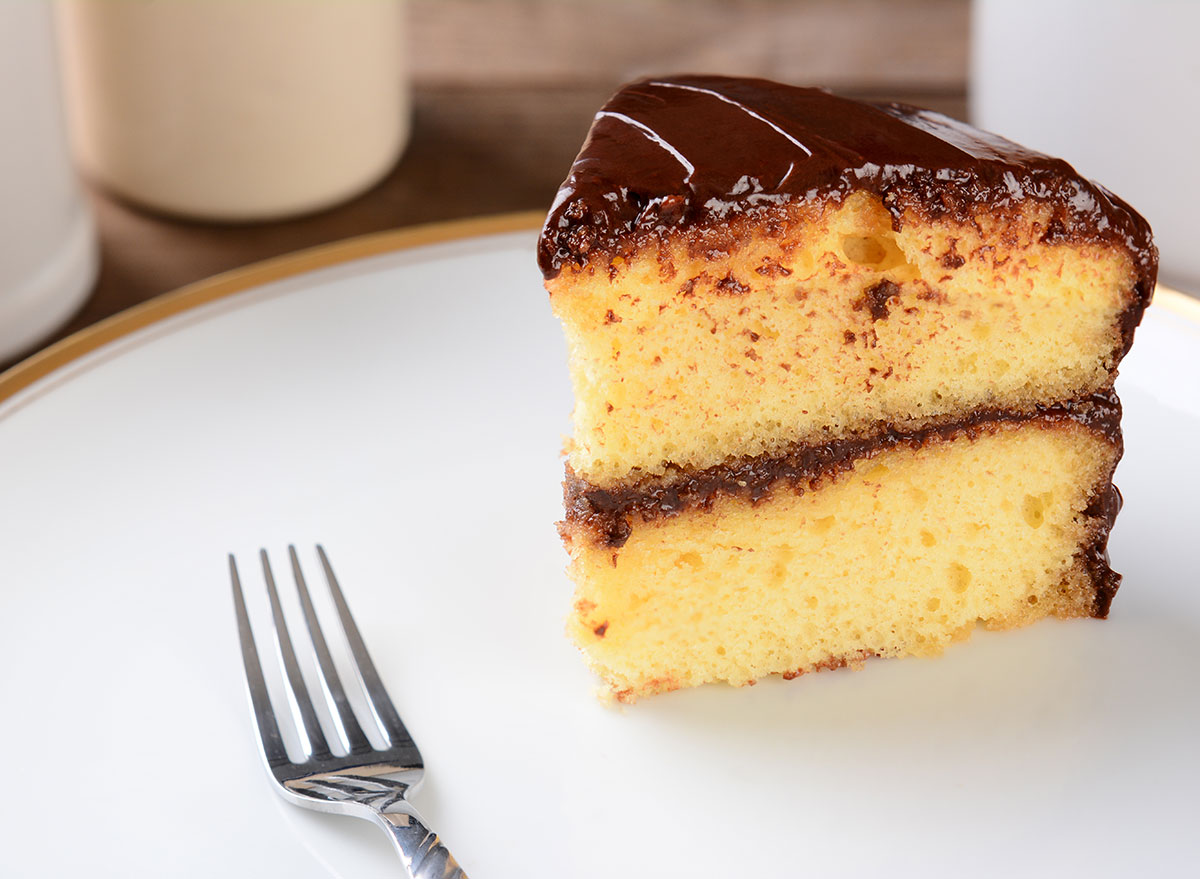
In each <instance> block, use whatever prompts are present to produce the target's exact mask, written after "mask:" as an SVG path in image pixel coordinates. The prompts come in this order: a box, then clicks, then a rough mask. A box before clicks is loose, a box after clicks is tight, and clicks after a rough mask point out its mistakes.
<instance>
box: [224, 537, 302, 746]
mask: <svg viewBox="0 0 1200 879" xmlns="http://www.w3.org/2000/svg"><path fill="white" fill-rule="evenodd" d="M229 579H230V581H231V582H232V583H233V606H234V610H235V611H236V612H237V625H238V639H239V640H240V641H241V642H242V664H243V665H245V667H246V688H247V690H248V691H249V693H250V706H251V708H252V709H253V711H254V720H255V722H257V723H258V740H259V743H260V744H261V745H262V751H263V756H264V757H265V758H266V760H267V764H268V765H269V766H271V767H275V766H279V765H282V764H284V763H287V762H288V756H287V751H286V750H285V749H284V747H283V738H282V737H281V736H280V735H279V724H277V723H276V722H275V712H274V711H273V710H272V708H271V698H270V696H268V695H267V682H266V681H265V680H264V679H263V673H262V666H261V665H260V664H259V660H258V648H257V647H255V645H254V632H253V631H252V630H251V629H250V615H249V614H247V613H246V597H245V596H244V595H243V594H242V581H241V579H240V578H239V577H238V569H237V561H235V560H234V557H233V553H230V554H229Z"/></svg>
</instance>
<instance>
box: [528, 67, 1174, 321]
mask: <svg viewBox="0 0 1200 879" xmlns="http://www.w3.org/2000/svg"><path fill="white" fill-rule="evenodd" d="M856 190H866V191H869V192H872V193H875V194H876V195H878V196H880V197H881V199H882V200H883V203H884V205H885V206H887V208H888V209H889V210H890V211H891V212H892V215H893V217H894V218H895V222H896V223H897V224H898V223H899V222H900V217H901V214H902V213H903V211H904V209H905V208H914V209H916V210H919V211H921V212H923V213H924V214H925V215H927V216H929V217H931V218H937V217H945V216H950V217H952V218H954V219H957V220H960V221H964V222H969V221H970V220H971V219H972V218H973V217H974V216H975V214H976V213H977V212H978V211H980V210H981V209H989V208H991V209H1003V208H1006V207H1009V206H1014V205H1016V204H1019V203H1020V202H1022V201H1024V200H1026V199H1034V200H1038V201H1042V202H1046V203H1049V204H1052V205H1054V206H1056V212H1055V216H1054V219H1053V221H1052V222H1051V224H1050V228H1049V229H1048V230H1047V233H1046V234H1047V236H1048V237H1049V238H1050V239H1052V240H1053V239H1058V240H1101V241H1105V242H1113V243H1116V244H1119V245H1121V246H1124V247H1126V248H1128V250H1129V251H1130V253H1131V254H1133V256H1134V260H1135V262H1136V263H1137V265H1138V267H1139V273H1140V276H1141V277H1140V279H1139V283H1138V287H1139V293H1140V296H1139V298H1140V299H1141V300H1142V301H1143V304H1144V302H1146V301H1148V300H1149V297H1150V292H1151V290H1152V289H1153V286H1154V274H1155V269H1156V266H1157V254H1156V252H1155V248H1154V245H1153V243H1152V239H1151V234H1150V228H1149V226H1148V225H1147V223H1146V221H1145V220H1143V219H1142V218H1141V217H1140V216H1139V215H1138V214H1137V213H1136V212H1135V211H1134V210H1133V209H1132V208H1130V207H1129V206H1128V205H1127V204H1125V202H1123V201H1121V200H1120V199H1119V198H1117V197H1116V196H1114V195H1113V194H1112V193H1110V192H1109V191H1108V190H1106V189H1104V188H1103V187H1102V186H1099V185H1097V184H1095V183H1091V182H1089V181H1087V180H1085V179H1083V178H1082V177H1080V176H1079V175H1078V174H1077V173H1076V172H1075V170H1074V169H1073V168H1072V167H1071V166H1070V165H1069V164H1067V163H1066V162H1064V161H1062V160H1061V159H1054V158H1051V157H1049V156H1045V155H1042V154H1041V153H1037V152H1034V151H1033V150H1029V149H1026V148H1025V147H1022V146H1019V145H1018V144H1015V143H1012V142H1011V141H1008V140H1005V139H1004V138H1001V137H998V136H996V135H994V134H989V133H987V132H984V131H979V130H978V129H975V128H972V127H970V126H969V125H966V124H964V123H961V122H957V121H955V120H953V119H950V118H949V117H946V116H943V115H941V114H939V113H935V112H933V111H930V110H922V109H919V108H917V107H910V106H906V105H903V104H867V103H860V102H858V101H852V100H848V99H846V98H839V97H836V96H834V95H832V94H830V93H828V92H826V91H823V90H820V89H810V88H797V87H794V86H788V85H782V84H780V83H775V82H769V81H767V80H761V79H739V78H731V77H722V76H678V77H671V78H663V79H647V80H642V81H639V82H635V83H632V84H630V85H628V86H626V87H624V88H622V89H621V90H620V91H619V92H617V94H616V95H614V96H613V97H612V99H611V100H609V102H608V103H607V104H605V105H604V107H603V108H601V110H600V111H599V112H598V113H597V114H596V117H595V119H594V120H593V122H592V127H591V131H590V132H589V134H588V137H587V140H586V141H585V143H584V145H583V149H582V150H581V151H580V153H579V156H578V157H577V158H576V159H575V163H574V165H572V167H571V171H570V174H569V176H568V177H567V179H566V181H565V182H564V183H563V185H562V187H561V188H560V189H559V191H558V195H557V197H556V198H555V201H554V204H553V206H552V207H551V209H550V214H549V216H548V218H547V220H546V225H545V227H544V228H543V230H542V236H541V240H540V242H539V247H538V263H539V265H540V267H541V269H542V273H543V274H544V275H545V277H546V278H547V279H549V278H553V277H555V276H557V275H558V273H559V272H560V270H561V269H562V267H563V265H565V264H568V263H574V264H576V265H580V266H582V265H585V264H586V263H587V262H588V260H589V258H591V257H593V256H595V255H601V256H603V255H615V254H616V253H617V252H619V250H620V248H621V247H622V246H624V247H632V248H637V247H639V246H640V245H642V244H644V243H647V242H648V241H650V240H651V239H653V238H656V237H657V238H662V237H665V236H667V235H670V234H671V233H672V232H673V231H678V230H683V229H687V228H689V227H706V226H713V225H719V224H726V223H729V222H730V221H732V220H734V219H735V218H737V217H739V216H753V215H755V214H756V213H759V212H763V211H765V210H769V209H770V208H771V207H772V206H778V205H782V204H789V203H795V202H798V201H799V202H808V203H811V202H819V201H822V200H830V199H832V200H838V199H841V198H843V197H845V196H846V195H848V194H849V193H851V192H853V191H856ZM1139 316H1140V314H1139Z"/></svg>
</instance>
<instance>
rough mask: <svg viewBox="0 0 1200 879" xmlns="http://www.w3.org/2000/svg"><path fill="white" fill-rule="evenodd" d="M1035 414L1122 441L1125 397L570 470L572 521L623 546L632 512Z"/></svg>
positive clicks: (810, 476)
mask: <svg viewBox="0 0 1200 879" xmlns="http://www.w3.org/2000/svg"><path fill="white" fill-rule="evenodd" d="M1033 420H1038V421H1043V422H1047V423H1054V422H1061V421H1064V420H1069V421H1074V422H1076V423H1077V424H1081V425H1083V426H1084V427H1087V428H1088V429H1090V430H1094V431H1096V432H1097V433H1100V434H1102V435H1103V436H1104V437H1105V438H1107V439H1108V440H1109V441H1110V442H1113V443H1116V444H1120V443H1121V402H1120V400H1119V399H1117V395H1116V394H1115V393H1114V392H1113V391H1107V392H1106V393H1103V394H1093V395H1091V396H1089V397H1086V398H1084V399H1082V400H1073V401H1070V402H1067V403H1060V404H1056V405H1053V406H1039V407H1037V408H1036V410H1034V411H1032V412H1019V411H1009V410H1003V409H980V410H977V411H975V412H972V413H970V414H968V415H966V416H959V417H954V418H947V419H944V420H942V421H940V422H936V423H934V424H930V425H928V426H925V427H923V428H920V429H918V430H900V429H897V428H895V427H891V426H881V427H880V428H879V429H878V430H876V431H874V432H872V433H871V434H869V435H864V436H847V437H841V438H838V439H834V440H830V441H828V442H825V443H815V444H807V445H799V446H796V447H795V448H792V449H789V450H788V451H786V452H785V453H783V454H780V455H759V456H755V457H749V458H735V459H733V460H731V461H727V462H725V463H723V464H719V465H717V466H715V467H708V468H706V469H704V470H691V469H685V468H682V467H679V466H673V467H672V468H671V469H670V470H668V472H667V473H666V474H665V475H664V476H655V477H647V478H643V479H641V480H633V481H629V482H626V483H622V484H620V485H616V486H610V487H605V488H601V487H600V486H596V485H592V484H591V483H589V482H587V480H585V479H581V478H580V477H578V476H576V475H575V474H574V473H572V472H569V471H568V474H567V479H566V482H565V483H564V486H563V489H564V500H565V507H566V513H567V521H568V522H570V523H574V524H579V525H583V526H584V527H586V528H587V529H588V530H589V531H591V532H592V533H593V534H594V535H595V536H596V537H597V539H599V540H600V541H601V542H603V543H605V544H606V545H608V546H612V547H620V546H623V545H624V543H625V541H626V540H628V539H629V535H630V533H631V531H632V522H631V519H632V517H633V516H635V515H636V516H640V517H641V518H643V519H653V518H656V517H659V516H670V515H674V514H676V513H679V512H682V511H683V510H685V509H689V508H695V507H700V508H707V507H709V506H711V504H712V502H713V500H714V499H716V498H717V497H718V496H721V495H733V496H740V497H744V498H746V499H747V500H749V501H751V502H757V501H759V500H762V499H763V498H765V497H767V496H769V495H770V493H771V492H772V491H773V490H775V489H776V488H778V487H779V486H780V485H786V486H791V487H792V488H794V489H796V490H803V489H804V488H805V487H806V486H807V485H808V484H809V483H811V482H812V481H814V480H816V479H818V478H820V477H825V476H830V475H834V474H837V473H839V472H842V471H844V470H848V469H850V467H852V466H853V465H854V462H855V461H858V460H861V459H863V458H870V457H873V456H874V455H876V454H878V453H879V452H881V451H885V450H888V449H892V448H896V447H898V446H908V447H912V448H920V447H921V446H924V445H925V444H926V443H930V442H938V441H946V440H950V439H954V438H955V437H958V436H963V435H966V436H969V437H971V438H974V437H976V436H979V435H980V434H982V433H986V432H988V431H992V430H995V429H996V428H997V427H998V426H1000V425H1002V424H1005V423H1012V422H1024V421H1033ZM1105 509H1107V507H1105ZM1115 515H1116V511H1115V509H1114V510H1113V516H1114V517H1115Z"/></svg>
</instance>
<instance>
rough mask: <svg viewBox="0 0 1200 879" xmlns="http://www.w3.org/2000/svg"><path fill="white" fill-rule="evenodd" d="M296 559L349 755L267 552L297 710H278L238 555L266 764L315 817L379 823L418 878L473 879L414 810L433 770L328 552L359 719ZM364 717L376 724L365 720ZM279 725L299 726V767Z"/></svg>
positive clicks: (238, 594) (253, 703) (237, 591)
mask: <svg viewBox="0 0 1200 879" xmlns="http://www.w3.org/2000/svg"><path fill="white" fill-rule="evenodd" d="M288 555H289V556H290V558H291V563H292V574H293V576H294V578H295V581H296V589H297V591H298V593H299V598H300V607H301V609H302V611H303V616H304V622H305V624H306V628H307V629H308V634H309V642H310V643H311V645H312V649H313V654H314V656H315V658H316V674H317V677H318V679H319V680H318V683H319V686H320V690H321V691H322V692H323V693H324V694H325V695H326V696H327V704H328V706H329V709H330V716H331V718H332V719H333V723H334V724H335V726H336V727H337V734H338V738H341V739H342V744H343V745H344V746H345V747H346V748H348V752H347V753H346V754H344V755H338V754H335V753H333V751H332V750H331V749H330V747H329V742H328V740H327V739H326V737H325V733H324V732H323V731H322V729H321V725H320V722H319V721H318V719H317V713H316V710H315V708H314V707H313V702H312V699H311V698H310V697H309V692H308V687H307V686H306V685H305V682H304V677H303V676H302V675H301V673H300V665H299V663H298V662H297V660H296V652H295V649H294V648H293V645H292V638H291V636H290V634H289V633H288V626H287V622H286V620H285V619H284V614H283V608H282V606H281V604H280V601H279V592H278V590H277V589H276V588H275V577H274V574H273V573H272V571H271V563H270V560H269V559H268V557H267V551H266V550H265V549H264V550H261V551H260V552H259V557H260V559H261V561H262V569H263V578H264V580H265V581H266V587H267V597H268V599H269V600H270V605H271V622H272V627H271V628H272V636H273V639H274V641H275V644H276V646H277V648H278V657H279V660H280V662H281V663H282V666H283V686H284V689H285V690H286V697H285V698H286V700H287V702H288V703H289V705H290V706H294V707H295V711H294V712H293V711H292V710H290V709H285V710H281V711H280V712H278V713H277V712H276V711H275V710H274V709H273V708H272V706H271V700H270V696H269V695H268V692H267V684H266V680H265V678H264V675H263V668H262V665H261V663H260V660H259V654H258V649H257V647H256V646H255V641H254V634H253V631H252V630H251V627H250V617H249V615H248V614H247V612H246V601H245V596H244V595H243V593H242V584H241V579H240V578H239V576H238V569H237V562H236V561H235V559H234V557H233V556H232V555H231V556H229V577H230V579H231V580H232V582H233V603H234V608H235V609H236V611H237V623H238V635H239V636H240V638H241V643H242V660H243V662H244V663H245V666H246V686H247V689H248V690H249V694H250V708H251V712H252V713H253V715H254V719H255V722H256V724H257V727H258V739H259V744H260V746H261V748H262V755H263V759H264V760H265V761H266V764H267V771H268V772H269V773H270V776H271V778H272V779H273V780H274V782H275V788H276V790H278V791H279V793H280V795H282V796H283V797H284V799H286V800H289V801H290V802H292V803H295V804H297V805H300V806H304V807H306V808H309V809H316V810H317V811H321V812H338V813H341V814H344V815H355V816H357V817H360V818H368V819H370V820H372V821H374V822H375V823H376V824H378V825H379V826H380V827H382V828H383V829H384V830H385V831H387V833H388V835H389V837H390V838H391V840H392V843H393V844H394V845H395V847H396V851H397V852H398V853H399V854H400V858H401V860H403V862H404V865H405V867H406V868H407V869H408V874H409V876H411V877H412V879H466V874H465V873H463V871H462V869H461V868H460V867H459V866H458V864H457V863H456V862H455V860H454V858H453V857H452V856H451V855H450V852H448V851H447V850H446V847H445V846H444V845H442V843H441V840H440V839H439V838H438V836H437V834H436V833H434V832H432V831H431V830H429V828H428V827H427V826H426V824H425V822H424V820H422V819H421V817H420V816H419V815H418V814H417V812H416V810H415V809H413V807H412V806H411V805H409V803H408V794H409V793H411V792H412V791H413V790H415V789H416V787H417V785H418V784H420V782H421V779H422V777H423V775H424V773H425V764H424V761H423V760H422V759H421V753H420V752H419V751H418V750H417V746H416V744H415V743H414V742H413V740H412V737H411V736H410V735H409V734H408V730H407V729H405V728H404V723H403V722H402V721H401V720H400V715H399V714H397V713H396V709H395V707H393V705H392V700H391V699H390V698H389V697H388V694H387V690H385V689H384V686H383V682H382V681H381V680H380V679H379V674H378V672H376V670H375V665H374V663H372V662H371V657H370V655H369V654H368V653H367V648H366V645H365V644H364V643H363V640H362V636H361V635H360V634H359V631H358V627H357V626H356V625H355V624H354V618H353V617H352V616H351V615H350V608H349V607H348V606H347V604H346V599H345V597H344V596H343V595H342V590H341V587H340V586H339V585H338V581H337V578H336V577H335V576H334V574H333V568H332V567H331V566H330V564H329V559H328V557H327V556H326V555H325V550H324V549H323V548H322V547H320V546H318V547H317V555H318V557H319V559H320V562H321V567H322V569H323V570H324V573H325V581H326V582H327V583H328V585H329V592H330V595H331V596H332V598H333V604H334V607H335V608H336V609H337V615H338V619H339V620H340V621H341V625H342V630H343V631H344V632H345V635H346V641H347V643H348V645H349V648H350V656H351V658H352V660H353V666H354V671H355V677H356V678H357V680H358V685H359V688H360V692H361V694H362V696H363V697H364V699H365V702H366V706H367V711H366V712H360V713H356V712H355V711H354V709H353V707H352V706H351V704H350V701H349V700H348V699H347V697H346V691H345V689H344V688H343V687H342V682H341V679H340V677H339V676H338V673H337V670H336V669H335V668H334V664H333V658H332V656H331V655H330V652H329V645H328V643H327V642H326V640H325V635H324V633H323V632H322V630H321V624H320V622H319V620H318V619H317V614H316V610H315V609H314V607H313V603H312V598H311V596H310V594H309V591H308V584H307V582H306V581H305V579H304V574H303V572H302V570H301V568H300V559H299V557H298V556H297V555H296V549H295V547H292V546H289V547H288ZM296 714H298V715H299V717H298V718H296V716H295V715H296ZM362 714H366V715H367V716H366V717H363V716H361V715H362ZM279 716H282V717H284V718H289V717H290V718H292V719H293V720H294V721H297V722H296V726H295V732H296V734H297V738H298V739H299V740H300V742H301V746H302V748H303V750H304V758H303V759H302V760H292V759H291V758H290V757H289V756H288V754H287V751H286V749H285V748H284V744H283V738H282V736H281V735H280V731H279V721H278V719H277V718H278V717H279ZM367 728H369V729H371V730H372V731H373V732H374V733H376V735H377V738H379V739H382V740H384V741H386V743H387V744H386V745H385V746H384V747H382V748H376V747H375V746H374V745H372V744H371V742H370V740H369V739H368V737H367V733H366V732H365V729H367ZM339 750H341V749H339Z"/></svg>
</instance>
